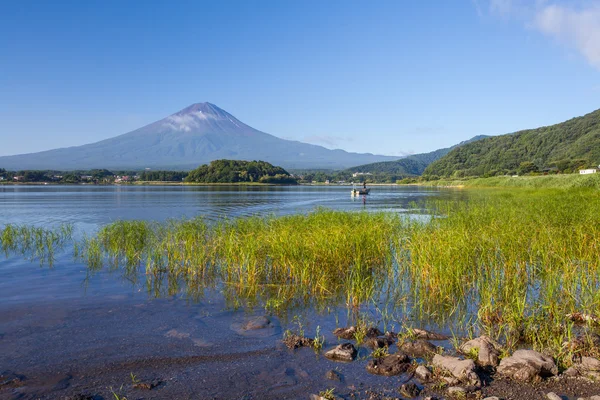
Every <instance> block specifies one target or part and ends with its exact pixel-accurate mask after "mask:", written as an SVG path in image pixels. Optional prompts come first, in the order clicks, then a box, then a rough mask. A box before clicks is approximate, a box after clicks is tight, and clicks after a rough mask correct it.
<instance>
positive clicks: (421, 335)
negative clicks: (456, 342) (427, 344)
mask: <svg viewBox="0 0 600 400" xmlns="http://www.w3.org/2000/svg"><path fill="white" fill-rule="evenodd" d="M412 333H413V335H414V336H415V337H416V338H417V339H425V340H448V336H446V335H442V334H440V333H435V332H430V331H427V330H425V329H419V328H413V329H412Z"/></svg>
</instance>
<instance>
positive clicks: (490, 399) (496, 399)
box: [483, 396, 501, 400]
mask: <svg viewBox="0 0 600 400" xmlns="http://www.w3.org/2000/svg"><path fill="white" fill-rule="evenodd" d="M483 400H501V399H500V397H498V396H490V397H485V398H484V399H483Z"/></svg>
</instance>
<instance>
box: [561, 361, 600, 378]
mask: <svg viewBox="0 0 600 400" xmlns="http://www.w3.org/2000/svg"><path fill="white" fill-rule="evenodd" d="M563 375H566V376H585V377H588V378H592V379H600V360H598V359H596V358H593V357H581V360H580V362H579V363H576V364H573V366H572V367H570V368H569V369H567V370H566V371H565V372H563Z"/></svg>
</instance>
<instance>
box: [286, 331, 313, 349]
mask: <svg viewBox="0 0 600 400" xmlns="http://www.w3.org/2000/svg"><path fill="white" fill-rule="evenodd" d="M314 341H315V340H314V339H309V338H307V337H304V336H300V335H296V334H291V335H286V336H285V337H284V338H283V344H285V346H286V347H287V348H288V349H298V348H300V347H312V345H313V343H314Z"/></svg>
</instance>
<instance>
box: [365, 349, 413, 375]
mask: <svg viewBox="0 0 600 400" xmlns="http://www.w3.org/2000/svg"><path fill="white" fill-rule="evenodd" d="M409 369H410V358H409V357H408V356H407V355H406V354H404V353H395V354H390V355H387V356H385V357H381V358H376V359H373V360H371V361H369V363H368V364H367V372H369V373H371V374H375V375H385V376H394V375H398V374H401V373H403V372H406V371H408V370H409Z"/></svg>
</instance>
